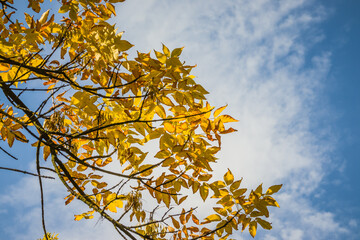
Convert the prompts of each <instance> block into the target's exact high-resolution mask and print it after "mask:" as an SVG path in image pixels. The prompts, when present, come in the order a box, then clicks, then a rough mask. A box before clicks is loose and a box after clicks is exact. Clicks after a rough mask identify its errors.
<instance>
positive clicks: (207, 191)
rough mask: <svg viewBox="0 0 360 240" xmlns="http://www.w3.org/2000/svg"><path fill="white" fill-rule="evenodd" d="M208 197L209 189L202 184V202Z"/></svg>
mask: <svg viewBox="0 0 360 240" xmlns="http://www.w3.org/2000/svg"><path fill="white" fill-rule="evenodd" d="M208 195H209V187H208V186H206V185H205V184H204V185H202V186H201V187H200V196H201V198H202V199H203V201H204V202H205V199H206V198H207V196H208Z"/></svg>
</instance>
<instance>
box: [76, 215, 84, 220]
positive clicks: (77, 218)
mask: <svg viewBox="0 0 360 240" xmlns="http://www.w3.org/2000/svg"><path fill="white" fill-rule="evenodd" d="M83 218H84V216H83V215H75V218H74V220H75V221H80V220H81V219H83Z"/></svg>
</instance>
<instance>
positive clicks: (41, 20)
mask: <svg viewBox="0 0 360 240" xmlns="http://www.w3.org/2000/svg"><path fill="white" fill-rule="evenodd" d="M49 12H50V9H49V10H47V11H46V12H44V13H43V14H42V15H41V17H40V19H39V22H40V23H41V24H44V23H45V22H46V20H47V18H48V16H49Z"/></svg>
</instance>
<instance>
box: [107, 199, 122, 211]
mask: <svg viewBox="0 0 360 240" xmlns="http://www.w3.org/2000/svg"><path fill="white" fill-rule="evenodd" d="M122 207H123V201H121V200H120V199H116V200H114V201H112V202H111V203H110V204H109V205H108V206H107V208H108V210H109V211H110V212H114V213H116V212H117V208H122Z"/></svg>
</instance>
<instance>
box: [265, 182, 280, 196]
mask: <svg viewBox="0 0 360 240" xmlns="http://www.w3.org/2000/svg"><path fill="white" fill-rule="evenodd" d="M281 187H282V184H280V185H274V186H271V187H269V189H268V190H267V191H266V195H271V194H273V193H277V192H278V191H279V190H280V189H281Z"/></svg>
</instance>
